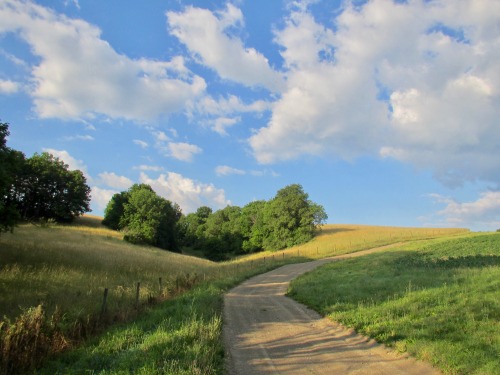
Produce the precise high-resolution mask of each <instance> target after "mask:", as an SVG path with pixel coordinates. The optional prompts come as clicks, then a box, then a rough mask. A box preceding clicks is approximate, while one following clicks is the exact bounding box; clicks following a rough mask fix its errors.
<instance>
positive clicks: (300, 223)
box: [0, 122, 327, 260]
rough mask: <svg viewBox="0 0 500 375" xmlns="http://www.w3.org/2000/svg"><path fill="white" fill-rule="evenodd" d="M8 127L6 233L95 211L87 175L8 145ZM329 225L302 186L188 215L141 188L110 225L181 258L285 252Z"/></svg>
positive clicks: (121, 196) (1, 169) (116, 203)
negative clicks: (187, 252)
mask: <svg viewBox="0 0 500 375" xmlns="http://www.w3.org/2000/svg"><path fill="white" fill-rule="evenodd" d="M8 136H9V124H7V123H1V122H0V233H1V232H4V231H12V230H13V228H14V227H15V225H16V224H17V223H18V222H20V221H22V220H24V221H30V222H34V221H55V222H60V223H68V222H71V221H72V220H73V219H74V218H75V217H77V216H79V215H82V214H84V213H85V212H89V211H90V191H91V189H90V187H89V186H88V185H87V183H86V178H85V176H84V174H83V172H82V171H80V170H69V166H68V165H67V164H65V163H64V162H63V161H61V160H59V159H58V158H57V157H54V156H53V155H51V154H49V153H46V152H44V153H42V154H38V153H35V154H34V155H33V156H32V157H30V158H27V157H26V156H25V155H24V154H23V153H22V152H20V151H17V150H14V149H12V148H10V147H8V146H7V137H8ZM326 219H327V215H326V213H325V210H324V208H323V207H322V206H320V205H318V204H316V203H314V202H312V201H311V200H309V196H308V194H307V193H305V192H304V189H303V188H302V186H301V185H299V184H292V185H289V186H286V187H285V188H283V189H281V190H279V191H278V192H277V194H276V196H275V197H274V198H272V199H270V200H269V201H265V200H259V201H254V202H250V203H248V204H247V205H245V206H244V207H238V206H227V207H225V208H223V209H220V210H217V211H213V210H212V209H211V208H210V207H207V206H202V207H200V208H198V210H197V211H196V212H194V213H189V214H187V215H184V214H183V213H182V211H181V208H180V207H179V205H178V204H177V203H173V202H171V201H169V200H167V199H165V198H163V197H160V196H159V195H158V194H157V193H156V192H155V191H154V190H153V189H152V188H151V186H149V185H146V184H135V185H133V186H132V187H131V188H130V189H128V190H127V191H122V192H120V193H117V194H115V195H113V197H112V198H111V200H110V201H109V203H108V205H107V206H106V210H105V214H104V220H103V224H104V225H106V226H108V227H109V228H112V229H115V230H121V231H123V232H124V239H125V240H126V241H129V242H131V243H135V244H147V245H152V246H157V247H159V248H162V249H166V250H170V251H177V252H180V251H181V250H182V249H184V248H191V249H193V250H197V251H200V252H202V253H203V254H204V255H205V256H206V257H207V258H209V259H213V260H224V259H227V258H228V257H230V256H231V255H235V254H243V253H252V252H257V251H261V250H263V249H266V250H280V249H284V248H286V247H290V246H294V245H298V244H300V243H304V242H307V241H309V240H310V239H311V238H312V237H313V236H314V234H315V232H316V230H317V229H318V228H319V227H320V226H321V224H323V223H324V222H325V221H326Z"/></svg>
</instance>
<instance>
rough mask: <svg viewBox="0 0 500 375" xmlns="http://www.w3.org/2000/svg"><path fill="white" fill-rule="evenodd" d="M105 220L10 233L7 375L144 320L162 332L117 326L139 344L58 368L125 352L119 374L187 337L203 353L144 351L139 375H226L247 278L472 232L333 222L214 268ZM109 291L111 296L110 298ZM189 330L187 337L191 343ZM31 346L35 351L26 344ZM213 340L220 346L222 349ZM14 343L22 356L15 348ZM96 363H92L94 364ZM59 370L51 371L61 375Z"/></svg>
mask: <svg viewBox="0 0 500 375" xmlns="http://www.w3.org/2000/svg"><path fill="white" fill-rule="evenodd" d="M100 221H101V218H99V217H93V216H84V217H83V218H79V219H78V220H77V221H76V222H75V224H73V225H44V226H33V225H21V226H19V227H17V228H15V230H14V233H13V234H11V233H3V234H2V235H1V236H0V249H1V251H0V316H2V317H3V320H2V321H1V322H0V334H2V342H1V343H0V344H1V346H2V347H1V348H0V349H2V353H3V364H2V366H3V372H7V373H12V372H13V371H14V370H13V369H15V368H17V369H18V371H21V370H20V369H22V367H16V366H18V365H16V361H18V363H19V362H20V363H23V364H24V365H25V366H26V368H33V367H34V366H39V365H40V364H41V363H43V361H44V359H45V357H47V356H50V355H51V353H58V352H59V351H66V352H68V350H69V349H71V348H75V347H79V346H81V343H82V342H83V341H84V340H85V341H86V340H88V337H90V336H93V335H95V334H97V333H99V332H101V331H102V330H103V329H104V328H105V327H108V326H109V325H110V324H116V323H119V322H130V321H131V319H132V321H136V320H135V319H139V320H137V322H139V321H141V319H142V320H145V322H144V323H128V324H139V326H140V325H141V324H145V325H146V326H147V327H153V329H150V328H148V329H147V330H146V331H147V332H146V331H144V329H143V328H128V326H122V327H121V328H117V331H116V332H120V333H116V335H123V334H125V336H127V335H132V336H134V337H135V338H133V341H134V342H133V343H131V342H129V343H127V344H126V345H125V344H120V345H119V348H115V347H114V346H113V345H115V344H116V343H117V342H120V340H121V339H119V338H117V337H114V335H115V334H114V333H110V334H107V336H105V338H103V339H100V341H99V342H98V343H97V344H96V343H91V342H90V343H88V344H87V345H88V346H87V345H86V346H83V347H82V348H81V349H79V352H73V351H71V350H70V351H69V353H68V355H65V356H64V359H63V360H62V361H63V362H62V363H63V364H57V363H59V362H55V366H56V367H57V366H63V367H64V368H65V369H70V368H71V366H76V367H75V369H76V368H79V367H78V366H83V367H84V368H87V369H89V371H94V370H96V369H101V370H102V368H104V367H106V366H110V365H109V362H108V360H109V361H116V359H114V358H115V356H116V353H117V352H122V353H123V356H122V357H123V361H124V362H123V363H121V364H118V363H115V362H113V366H112V367H113V368H117V369H119V368H122V367H123V368H130V364H129V362H127V358H129V359H130V358H131V357H130V355H128V354H127V353H128V351H129V350H132V348H134V347H135V348H136V349H137V348H139V347H140V348H144V347H145V344H144V340H146V341H148V340H159V341H161V342H163V341H165V342H167V341H168V345H167V346H168V347H169V348H170V349H168V350H174V351H175V350H176V349H175V348H176V347H177V345H178V344H176V342H175V340H180V341H179V342H183V340H187V341H186V342H187V344H185V345H188V346H189V345H190V344H189V343H192V342H193V340H194V342H196V345H197V346H196V347H195V348H191V349H196V350H195V351H194V352H192V351H186V353H185V355H182V356H181V355H180V354H179V353H177V354H175V355H173V357H172V358H170V357H169V354H168V353H167V352H168V350H167V352H165V351H163V352H162V351H160V352H161V353H163V354H161V353H160V352H158V351H157V350H155V351H152V352H150V351H149V349H141V350H145V352H144V353H143V352H142V351H141V353H142V354H141V356H140V358H141V359H140V360H143V361H145V362H147V363H148V364H149V365H145V364H141V362H140V360H139V362H138V363H136V364H135V365H134V366H137V367H136V368H137V369H138V370H137V371H139V369H142V370H140V371H145V372H148V371H150V370H151V369H152V368H151V367H148V366H150V365H152V364H154V366H159V367H157V369H159V368H162V369H172V370H171V371H172V372H171V373H199V372H200V371H201V372H202V373H203V371H204V370H203V369H205V370H206V369H212V370H210V371H207V372H206V373H220V369H221V363H222V360H221V355H222V354H221V353H222V350H221V347H222V342H221V339H220V330H221V324H220V322H221V319H222V318H221V311H222V305H221V301H222V295H223V293H224V292H225V291H226V290H227V289H228V288H230V287H231V286H234V285H236V284H237V283H239V282H241V281H242V280H244V279H245V278H248V277H250V276H252V275H255V274H258V273H261V272H265V271H266V270H270V269H272V268H275V267H278V266H280V265H283V264H286V263H290V262H298V261H307V260H310V259H315V258H322V257H326V256H332V255H337V254H344V253H348V252H354V251H359V250H363V249H368V248H372V247H376V246H382V245H387V244H391V243H400V242H407V241H410V242H411V241H416V240H420V239H429V238H436V237H442V238H444V237H456V236H462V235H466V234H467V231H466V230H463V229H422V228H399V227H372V226H360V225H326V226H324V227H323V229H322V231H321V232H320V233H319V235H318V236H317V237H316V238H315V239H313V240H312V241H311V242H309V243H307V244H305V245H302V246H297V247H294V248H291V249H287V250H283V251H277V252H267V251H265V252H262V253H258V254H251V255H247V256H240V257H237V258H235V259H233V260H232V261H228V262H223V263H213V262H211V261H208V260H205V259H201V258H197V257H193V256H186V255H182V254H176V253H171V252H168V251H164V250H160V249H156V248H153V247H142V246H137V245H132V244H129V243H127V242H125V241H123V239H122V234H121V233H119V232H116V231H112V230H109V229H107V228H106V227H103V226H102V225H101V224H100ZM160 278H161V280H160ZM138 283H139V294H137V290H138V289H137V286H138ZM105 288H107V289H108V294H107V296H106V298H104V290H105ZM207 299H208V300H207ZM162 301H163V302H162ZM186 301H187V302H186ZM203 301H204V302H203ZM165 309H166V310H168V311H170V310H172V309H173V310H172V311H174V312H172V313H169V316H168V317H166V318H165V319H167V321H164V322H163V323H161V324H160V323H158V322H156V323H155V322H154V321H153V320H155V319H158V315H157V313H155V311H164V310H165ZM16 320H17V323H16ZM203 322H207V324H206V326H207V329H209V332H205V331H204V328H203V327H202V326H204V325H205V323H203ZM122 324H123V323H122ZM185 325H187V326H185ZM23 327H24V328H23ZM44 327H45V328H44ZM154 327H156V328H154ZM172 327H177V328H175V329H174V328H172ZM194 327H198V328H196V329H195V328H194ZM210 327H211V328H210ZM129 329H132V331H133V333H130V331H129ZM23 330H24V331H23ZM158 330H161V332H159V331H158ZM173 330H174V331H176V332H177V333H176V332H174V331H173ZM193 330H195V331H193ZM123 332H126V333H123ZM127 332H128V333H127ZM182 332H184V333H185V334H186V335H187V336H186V337H185V336H183V335H184V333H182ZM203 332H205V333H203ZM181 333H182V334H181ZM23 335H24V336H23ZM30 335H31V336H30ZM33 335H35V338H33V337H32V336H33ZM40 335H41V336H40ZM158 335H159V336H160V338H158ZM197 335H201V337H196V336H197ZM214 335H215V336H214ZM127 337H129V336H127ZM176 337H177V338H176ZM214 337H215V338H214ZM42 338H43V340H42ZM23 340H25V341H26V342H27V343H29V344H26V345H25V344H23V342H24V341H23ZM51 340H52V341H51ZM103 340H104V341H103ZM117 340H118V341H117ZM173 340H174V341H173ZM207 340H208V341H207ZM213 340H216V342H217V345H215V346H214V343H213ZM14 341H15V342H16V343H17V344H16V345H18V347H17V349H15V348H14V346H12V345H13V344H12V343H13V342H14ZM33 343H36V345H38V346H37V347H33V345H34V344H33ZM113 343H114V344H113ZM30 345H31V346H30ZM96 345H97V347H96ZM161 345H163V344H161ZM161 345H160V346H161ZM165 345H166V344H165ZM183 345H184V344H183ZM102 346H103V347H102ZM146 347H147V345H146ZM217 348H218V349H217ZM96 350H98V351H102V350H111V351H112V353H113V355H112V356H111V355H110V357H109V359H107V360H104V359H103V361H102V363H101V364H98V363H97V362H95V356H94V355H90V354H81V353H89V352H88V351H90V352H91V353H95V351H96ZM165 350H166V349H165ZM77 353H80V354H77ZM189 353H191V354H189ZM193 353H194V354H193ZM196 353H197V354H196ZM200 353H205V354H206V355H207V356H208V357H206V358H205V359H204V360H203V361H202V362H203V363H201V362H197V361H194V362H193V358H196V357H200V356H203V355H202V354H200ZM129 354H130V353H129ZM75 356H76V357H75ZM148 356H151V357H148ZM155 356H161V360H160V359H158V358H156V359H155ZM179 356H180V357H179ZM87 357H88V361H89V362H85V360H84V358H87ZM181 357H182V358H181ZM200 358H201V357H200ZM81 361H83V364H82V362H81ZM154 361H156V362H154ZM53 363H54V362H53ZM9 366H10V367H9ZM52 366H53V365H51V366H50V367H49V368H50V369H51V370H47V373H51V372H52V370H53V369H54V367H52ZM102 366H104V367H102ZM144 366H145V367H144ZM68 371H70V372H71V370H68ZM75 371H76V370H75ZM155 371H156V370H155ZM158 371H159V370H158ZM169 371H170V370H169ZM0 372H1V371H0ZM62 372H63V373H64V372H65V371H62Z"/></svg>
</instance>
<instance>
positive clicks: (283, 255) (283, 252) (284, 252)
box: [283, 252, 285, 260]
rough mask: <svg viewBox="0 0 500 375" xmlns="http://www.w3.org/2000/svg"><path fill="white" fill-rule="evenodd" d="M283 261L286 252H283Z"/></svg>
mask: <svg viewBox="0 0 500 375" xmlns="http://www.w3.org/2000/svg"><path fill="white" fill-rule="evenodd" d="M283 260H285V252H283Z"/></svg>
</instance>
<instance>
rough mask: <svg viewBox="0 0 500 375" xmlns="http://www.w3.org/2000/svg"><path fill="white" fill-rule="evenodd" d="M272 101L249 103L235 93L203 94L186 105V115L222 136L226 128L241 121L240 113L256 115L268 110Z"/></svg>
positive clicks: (226, 132)
mask: <svg viewBox="0 0 500 375" xmlns="http://www.w3.org/2000/svg"><path fill="white" fill-rule="evenodd" d="M271 107H272V103H270V102H268V101H265V100H256V101H254V102H251V103H248V104H247V103H244V102H242V100H241V99H240V98H238V97H237V96H235V95H228V96H227V97H219V98H214V97H212V96H210V95H205V96H203V97H201V98H199V99H198V100H197V101H196V102H193V103H190V104H189V105H188V107H187V110H188V112H187V114H188V117H189V118H190V119H191V120H193V119H195V118H196V120H197V121H198V122H200V118H201V119H202V120H201V123H202V124H204V125H208V127H210V128H211V129H212V130H213V131H214V132H216V133H219V134H220V135H222V136H227V135H228V131H227V129H228V128H230V127H232V126H234V125H236V124H238V123H239V122H240V121H241V116H239V114H242V113H253V114H256V115H257V116H261V114H262V113H263V112H265V111H268V110H270V109H271Z"/></svg>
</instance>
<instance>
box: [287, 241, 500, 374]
mask: <svg viewBox="0 0 500 375" xmlns="http://www.w3.org/2000/svg"><path fill="white" fill-rule="evenodd" d="M289 296H291V297H292V298H294V299H296V300H298V301H300V302H302V303H305V304H306V305H308V306H310V307H312V308H313V309H315V310H317V311H319V312H320V313H321V314H323V315H326V316H329V317H330V318H331V319H332V320H335V321H338V322H341V323H342V324H344V325H345V326H348V327H352V328H354V329H355V330H356V331H357V332H360V333H362V334H364V335H366V336H369V337H372V338H374V339H375V340H377V341H378V342H380V343H384V344H385V345H387V346H390V347H393V348H394V349H396V350H397V351H399V352H401V353H408V354H410V355H412V356H414V357H417V358H420V359H422V360H425V361H428V362H430V363H432V364H433V365H434V366H436V367H437V368H439V369H440V370H441V371H443V372H444V373H445V374H500V234H498V233H490V234H480V233H475V234H469V235H467V236H463V237H461V238H455V239H438V240H433V241H421V242H414V243H407V244H405V245H402V246H399V247H396V248H391V249H390V250H387V251H386V252H384V253H380V254H372V255H369V256H365V257H362V258H356V259H350V260H345V261H342V262H335V263H330V264H328V265H325V266H323V267H321V268H319V269H317V270H315V271H313V272H311V273H308V274H306V275H303V276H301V277H299V278H298V279H296V280H294V281H293V282H292V283H291V285H290V288H289Z"/></svg>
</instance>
